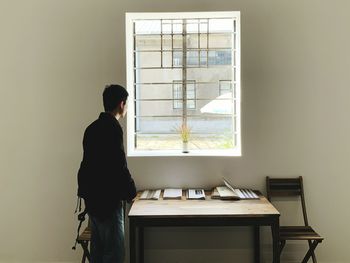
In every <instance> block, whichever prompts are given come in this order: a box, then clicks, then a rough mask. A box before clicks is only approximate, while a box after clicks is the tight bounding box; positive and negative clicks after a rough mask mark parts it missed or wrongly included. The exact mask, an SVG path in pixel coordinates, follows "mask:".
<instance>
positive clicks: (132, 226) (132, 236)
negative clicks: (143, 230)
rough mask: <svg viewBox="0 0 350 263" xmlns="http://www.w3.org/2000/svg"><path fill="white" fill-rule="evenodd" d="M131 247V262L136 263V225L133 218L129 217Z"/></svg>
mask: <svg viewBox="0 0 350 263" xmlns="http://www.w3.org/2000/svg"><path fill="white" fill-rule="evenodd" d="M129 247H130V263H136V225H135V222H134V220H133V219H132V218H129Z"/></svg>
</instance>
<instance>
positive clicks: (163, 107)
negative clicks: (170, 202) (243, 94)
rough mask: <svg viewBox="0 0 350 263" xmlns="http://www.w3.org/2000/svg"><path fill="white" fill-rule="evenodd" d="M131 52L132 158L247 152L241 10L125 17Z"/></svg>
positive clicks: (129, 130) (129, 128)
mask: <svg viewBox="0 0 350 263" xmlns="http://www.w3.org/2000/svg"><path fill="white" fill-rule="evenodd" d="M126 48H127V87H128V91H129V94H130V96H129V102H128V103H129V110H128V114H127V154H128V156H184V155H191V156H240V155H241V129H240V13H239V12H199V13H195V12H186V13H127V14H126ZM185 145H186V149H188V152H187V151H186V153H185V151H184V150H183V149H184V147H185Z"/></svg>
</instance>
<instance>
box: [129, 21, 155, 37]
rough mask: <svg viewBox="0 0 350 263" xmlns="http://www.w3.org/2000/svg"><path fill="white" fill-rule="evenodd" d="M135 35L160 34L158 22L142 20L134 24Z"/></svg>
mask: <svg viewBox="0 0 350 263" xmlns="http://www.w3.org/2000/svg"><path fill="white" fill-rule="evenodd" d="M135 33H136V34H160V20H142V21H136V22H135Z"/></svg>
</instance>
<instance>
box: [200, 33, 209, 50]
mask: <svg viewBox="0 0 350 263" xmlns="http://www.w3.org/2000/svg"><path fill="white" fill-rule="evenodd" d="M207 47H208V45H207V34H200V48H207Z"/></svg>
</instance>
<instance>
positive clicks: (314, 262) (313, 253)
mask: <svg viewBox="0 0 350 263" xmlns="http://www.w3.org/2000/svg"><path fill="white" fill-rule="evenodd" d="M308 242H309V249H310V247H311V240H308ZM311 256H312V262H313V263H317V259H316V256H315V251H312V254H311Z"/></svg>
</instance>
